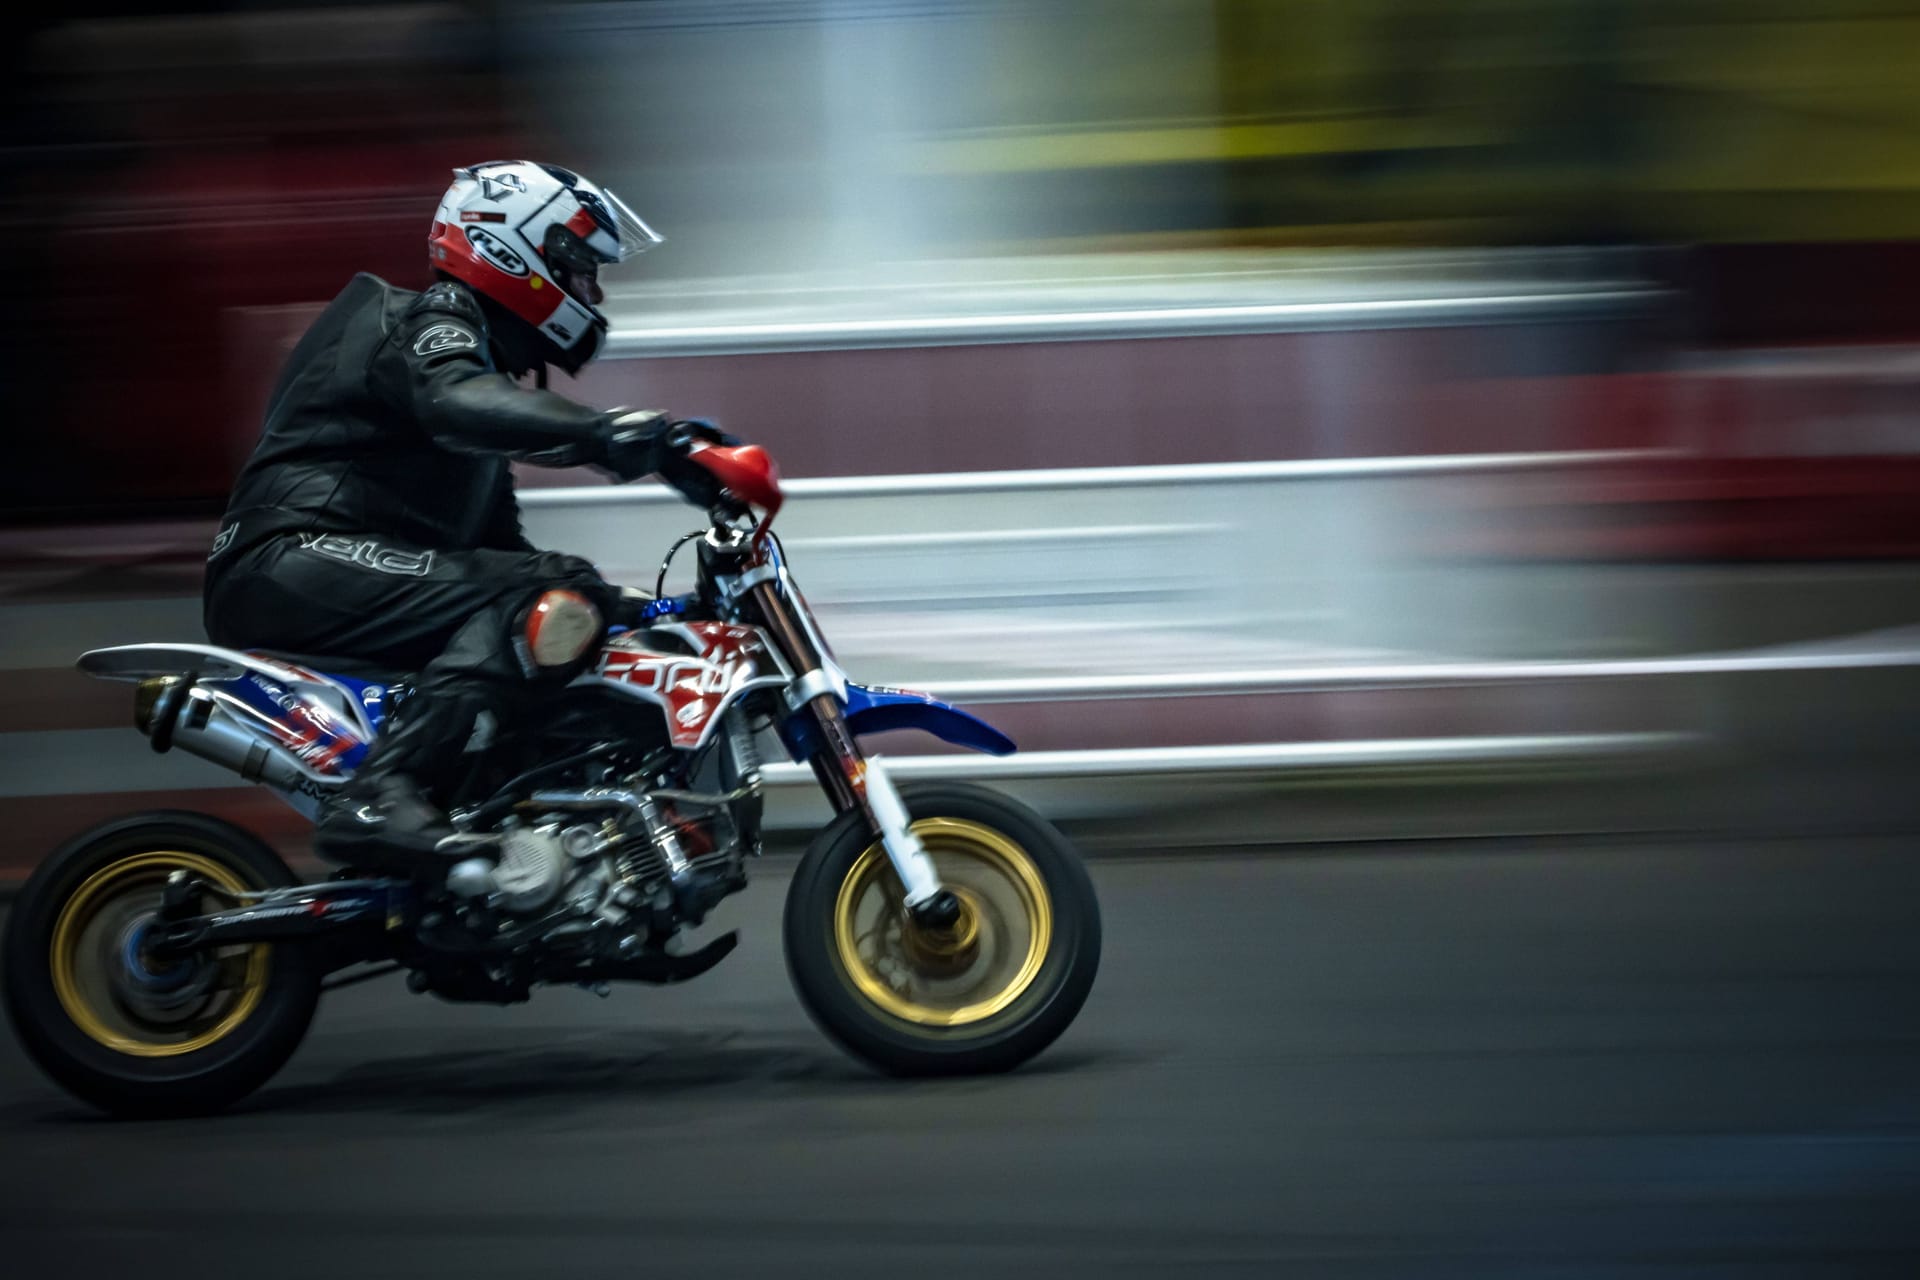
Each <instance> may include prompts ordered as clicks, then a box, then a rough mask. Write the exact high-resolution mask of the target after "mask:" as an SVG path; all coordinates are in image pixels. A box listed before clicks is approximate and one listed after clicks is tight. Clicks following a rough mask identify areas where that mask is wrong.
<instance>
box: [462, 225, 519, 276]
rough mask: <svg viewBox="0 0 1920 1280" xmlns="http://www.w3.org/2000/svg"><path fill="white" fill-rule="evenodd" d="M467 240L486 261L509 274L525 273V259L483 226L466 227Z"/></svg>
mask: <svg viewBox="0 0 1920 1280" xmlns="http://www.w3.org/2000/svg"><path fill="white" fill-rule="evenodd" d="M467 240H468V242H469V243H470V244H472V245H473V247H474V248H475V249H477V250H478V251H479V252H480V255H481V256H482V257H484V258H485V259H486V260H487V261H488V262H491V263H492V264H493V265H494V266H496V267H498V268H500V269H501V270H502V271H504V272H506V273H507V274H508V275H510V276H524V275H526V274H527V260H526V259H525V258H523V257H521V256H520V255H519V254H517V253H515V252H514V251H513V250H512V249H510V248H508V247H507V242H506V241H504V240H502V239H501V238H500V237H499V236H496V235H494V234H493V232H491V231H488V230H486V229H485V228H484V227H468V228H467Z"/></svg>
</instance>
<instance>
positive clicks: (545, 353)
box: [427, 160, 660, 374]
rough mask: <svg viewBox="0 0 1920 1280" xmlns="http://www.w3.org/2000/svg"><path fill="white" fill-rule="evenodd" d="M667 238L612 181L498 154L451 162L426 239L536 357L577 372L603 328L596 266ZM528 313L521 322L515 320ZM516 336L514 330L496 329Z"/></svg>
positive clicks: (521, 354) (522, 351)
mask: <svg viewBox="0 0 1920 1280" xmlns="http://www.w3.org/2000/svg"><path fill="white" fill-rule="evenodd" d="M659 243H660V237H659V236H658V235H656V234H655V233H654V231H653V228H651V227H649V226H648V225H647V224H646V223H645V222H643V221H641V219H640V215H639V214H637V213H635V212H634V211H633V210H632V209H629V208H628V207H627V206H626V205H625V204H624V203H623V202H622V201H621V199H620V197H618V196H616V195H614V194H613V193H612V192H611V191H607V190H604V189H602V188H600V187H598V186H595V185H594V184H593V183H591V182H589V181H587V180H586V179H585V178H583V177H581V176H580V175H579V174H577V173H573V172H571V171H569V170H566V169H562V168H560V167H559V166H558V165H551V164H538V163H535V162H534V161H531V160H493V161H489V162H488V163H486V164H476V165H473V166H471V167H469V168H465V169H455V170H454V171H453V185H452V186H451V187H448V188H447V194H446V195H445V196H443V197H441V200H440V209H439V212H437V213H436V214H434V217H433V231H432V233H431V234H430V235H429V237H428V240H427V256H428V260H429V262H430V264H431V266H432V267H433V269H434V270H435V271H437V272H439V273H441V274H442V275H446V276H451V277H453V278H454V279H456V280H459V281H461V282H462V283H464V284H466V285H468V286H469V287H471V288H472V289H473V290H474V292H475V293H477V294H479V295H480V298H481V301H482V303H483V304H490V305H487V307H486V310H487V312H488V314H489V315H490V316H491V317H493V318H494V319H495V320H500V319H502V318H503V316H504V318H505V324H504V327H505V328H507V329H509V330H514V329H518V330H520V332H519V333H517V334H513V335H511V337H517V338H519V339H520V341H517V342H516V341H511V340H507V341H503V343H502V345H503V347H505V348H506V349H507V350H508V351H509V353H510V354H511V355H513V356H517V357H518V358H517V359H513V360H511V361H510V363H514V364H518V365H525V366H526V367H532V366H533V365H534V364H535V363H540V364H556V365H559V366H560V367H561V368H562V369H565V370H566V371H567V372H568V373H570V374H571V373H578V372H579V371H580V370H581V368H582V367H584V366H585V365H586V363H587V361H589V360H591V359H593V357H594V355H595V354H596V353H598V351H599V350H600V344H601V342H602V341H603V340H604V339H605V337H606V332H607V318H606V317H605V316H604V315H602V314H601V313H600V311H599V309H598V306H597V305H596V304H598V303H599V302H600V301H601V298H602V295H601V293H600V285H599V280H598V272H599V269H600V268H601V267H602V266H610V265H612V264H614V263H617V262H625V261H626V260H627V259H628V258H631V257H633V256H634V255H635V254H639V253H644V252H646V251H647V250H648V249H651V248H652V247H653V246H654V245H656V244H659ZM515 321H518V322H521V323H520V324H515V323H514V322H515ZM496 336H497V337H499V338H502V339H509V338H510V335H509V334H496Z"/></svg>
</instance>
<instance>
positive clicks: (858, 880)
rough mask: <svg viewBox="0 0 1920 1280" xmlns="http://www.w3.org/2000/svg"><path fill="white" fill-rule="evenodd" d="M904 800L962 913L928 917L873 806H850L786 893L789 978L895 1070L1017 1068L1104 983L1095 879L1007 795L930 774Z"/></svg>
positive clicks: (818, 1018)
mask: <svg viewBox="0 0 1920 1280" xmlns="http://www.w3.org/2000/svg"><path fill="white" fill-rule="evenodd" d="M901 798H902V800H903V801H904V802H905V804H906V807H907V812H908V815H909V816H910V817H911V818H912V820H913V830H914V832H915V833H916V834H917V835H918V836H919V837H920V840H921V843H922V844H924V845H925V846H926V850H927V854H928V856H929V857H931V858H932V859H933V863H934V866H935V867H936V868H937V869H938V871H939V875H940V881H941V883H942V884H943V885H944V886H945V887H946V888H948V889H949V890H951V891H952V892H953V894H954V896H955V897H957V898H958V899H959V900H960V908H961V910H960V918H959V920H957V921H956V922H955V923H954V924H953V925H952V926H951V927H950V928H947V929H941V930H929V929H925V928H922V927H920V926H919V925H917V924H916V923H915V921H914V919H913V917H912V915H911V914H910V913H909V912H908V911H907V909H906V905H905V901H904V898H905V893H904V890H903V888H902V886H901V884H900V880H899V877H898V876H897V875H896V874H895V872H894V870H893V865H892V863H891V862H890V861H888V858H887V854H886V850H885V849H884V848H882V847H881V845H880V843H879V841H877V840H876V839H874V837H873V835H872V833H871V831H870V830H869V829H868V827H867V825H866V820H865V818H864V816H863V815H861V814H859V813H848V814H843V815H841V816H840V818H838V819H837V820H835V821H834V822H833V824H832V825H830V826H828V827H827V828H826V829H825V830H824V831H822V832H821V833H820V835H819V836H817V837H816V838H815V839H814V842H813V844H812V845H811V846H810V847H809V848H808V850H807V853H806V855H805V856H804V857H803V858H802V859H801V862H800V866H799V869H798V870H797V871H796V872H795V873H794V878H793V885H792V887H791V888H790V889H789V890H788V892H787V905H786V923H785V933H786V952H787V969H788V972H789V974H790V975H791V976H792V978H793V984H794V987H795V989H796V990H797V991H798V992H799V994H800V999H801V1002H802V1003H803V1004H804V1005H805V1006H806V1008H807V1011H808V1012H809V1013H810V1014H811V1015H812V1016H813V1018H814V1021H815V1022H817V1023H818V1024H819V1025H820V1026H821V1028H822V1029H823V1030H825V1031H826V1032H827V1034H828V1035H829V1036H831V1037H832V1038H833V1039H834V1040H836V1041H837V1042H839V1043H840V1044H841V1045H842V1046H843V1047H844V1048H846V1049H847V1050H849V1051H850V1052H852V1053H853V1054H854V1055H855V1056H857V1057H860V1058H863V1059H865V1060H866V1061H867V1062H869V1063H871V1064H873V1065H874V1066H876V1067H878V1068H880V1069H881V1070H883V1071H886V1072H889V1073H892V1074H894V1075H961V1074H973V1073H981V1072H990V1071H1006V1070H1008V1069H1010V1068H1012V1067H1016V1066H1018V1065H1019V1064H1021V1063H1022V1062H1025V1061H1027V1060H1028V1059H1029V1058H1031V1057H1033V1056H1034V1055H1035V1054H1037V1053H1039V1052H1040V1051H1041V1050H1042V1049H1045V1048H1046V1047H1047V1046H1048V1045H1050V1044H1052V1043H1053V1042H1054V1041H1055V1040H1056V1039H1058V1038H1059V1036H1060V1034H1061V1033H1062V1032H1063V1031H1065V1030H1066V1029H1067V1027H1068V1025H1069V1024H1071V1023H1072V1021H1073V1019H1074V1016H1075V1015H1076V1014H1078V1013H1079V1011H1080V1006H1081V1005H1082V1004H1083V1003H1084V1002H1085V1001H1086V998H1087V993H1088V992H1089V991H1090V990H1091V989H1092V987H1093V979H1094V973H1095V971H1096V970H1097V969H1098V968H1099V963H1100V907H1099V902H1098V900H1097V899H1096V898H1095V897H1094V892H1093V884H1092V882H1091V881H1090V880H1089V879H1088V878H1087V872H1086V868H1085V867H1084V866H1082V865H1081V862H1080V857H1079V855H1078V854H1077V853H1075V852H1074V849H1073V846H1072V845H1070V844H1069V843H1068V842H1067V840H1066V838H1065V837H1064V836H1062V835H1061V834H1060V833H1059V832H1058V831H1057V830H1055V829H1054V827H1053V825H1052V824H1051V823H1049V822H1047V821H1046V819H1044V818H1042V817H1041V816H1040V815H1039V814H1037V813H1035V812H1033V811H1032V810H1031V809H1029V808H1027V807H1026V806H1025V805H1022V804H1019V803H1017V802H1016V801H1013V800H1011V799H1009V798H1007V797H1006V796H1002V795H1000V794H998V793H996V792H993V791H988V790H986V789H984V788H980V787H970V786H930V787H909V788H906V789H904V790H903V792H902V796H901Z"/></svg>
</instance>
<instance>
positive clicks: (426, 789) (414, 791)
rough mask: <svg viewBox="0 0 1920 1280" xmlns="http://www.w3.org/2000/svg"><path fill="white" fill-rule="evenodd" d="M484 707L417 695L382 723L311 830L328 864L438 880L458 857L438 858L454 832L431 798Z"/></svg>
mask: <svg viewBox="0 0 1920 1280" xmlns="http://www.w3.org/2000/svg"><path fill="white" fill-rule="evenodd" d="M484 709H485V703H484V699H481V698H478V697H477V696H474V695H472V694H469V693H467V692H466V691H464V690H462V691H452V690H448V691H436V693H435V694H434V695H433V696H422V695H421V694H419V693H417V692H416V693H415V694H414V696H413V697H412V698H409V699H408V700H407V701H406V702H405V703H403V704H402V705H401V706H400V707H398V708H396V709H395V710H394V711H393V712H392V713H391V714H390V715H389V716H388V718H387V722H386V724H385V726H383V729H382V732H381V734H380V736H379V737H378V738H377V739H375V740H374V743H373V746H372V748H371V749H370V750H369V751H368V752H367V756H366V759H365V760H364V761H362V763H361V765H360V768H359V770H358V771H357V772H356V773H355V774H354V775H353V778H352V779H351V780H350V781H349V782H348V783H347V785H346V786H345V787H343V788H341V790H340V794H339V795H338V796H337V797H335V799H334V800H333V801H332V803H331V804H330V805H329V806H328V807H327V810H326V812H325V813H324V814H322V815H321V818H320V822H319V825H318V826H316V827H315V828H314V833H313V849H314V852H315V853H316V854H318V855H319V856H320V857H322V858H325V859H326V860H328V861H329V862H337V863H341V864H343V865H346V866H351V867H360V868H365V869H367V870H370V871H378V872H382V873H384V874H389V875H406V876H410V877H413V878H416V879H430V880H435V881H437V880H439V879H440V878H441V877H442V876H444V875H445V873H446V870H447V868H448V867H450V866H451V865H452V864H453V863H454V862H456V861H458V858H455V857H449V856H444V855H441V854H439V853H437V852H436V850H437V848H438V846H439V844H440V842H441V841H442V840H444V839H445V838H446V837H448V836H450V835H452V834H453V828H452V826H451V825H449V824H448V822H447V819H446V815H445V814H444V813H443V812H442V811H441V809H440V807H439V805H437V804H436V803H435V802H434V799H433V796H434V793H435V791H436V790H437V789H439V788H440V787H441V786H442V785H444V782H445V776H446V773H447V771H448V766H449V765H451V764H452V763H453V762H454V761H457V760H458V759H459V757H460V754H461V751H462V748H463V747H464V746H465V744H466V743H467V741H468V739H469V737H470V736H471V735H472V734H473V732H474V721H475V717H476V716H477V715H478V713H479V712H480V711H482V710H484Z"/></svg>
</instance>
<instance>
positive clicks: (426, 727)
mask: <svg viewBox="0 0 1920 1280" xmlns="http://www.w3.org/2000/svg"><path fill="white" fill-rule="evenodd" d="M554 588H568V589H572V590H574V591H578V592H580V593H581V594H582V595H585V596H586V597H587V598H588V599H590V600H592V601H593V602H594V603H595V604H596V605H597V606H598V607H599V608H600V611H601V616H602V617H612V616H613V611H614V609H615V607H616V604H617V593H616V592H615V591H614V589H613V588H611V587H609V586H608V585H607V583H606V581H605V580H604V579H602V578H601V577H600V575H599V574H598V573H597V572H596V571H595V570H594V568H593V566H592V565H590V564H588V563H587V562H586V561H585V560H582V559H580V558H579V557H577V556H568V555H561V554H559V553H557V552H550V551H534V552H523V551H485V550H481V551H442V550H428V549H423V548H418V547H410V546H406V545H404V544H401V543H396V542H394V541H393V540H391V539H388V538H383V537H381V536H379V535H375V534H328V535H314V534H282V535H279V536H277V537H274V538H271V539H268V540H267V541H265V542H262V543H260V544H259V545H257V546H255V547H252V548H250V549H248V550H245V551H242V552H239V553H236V554H233V555H232V556H230V557H229V556H224V555H221V556H216V557H215V559H214V561H213V562H212V563H211V564H210V565H209V567H208V576H207V591H206V612H205V621H206V627H207V635H208V636H209V637H210V638H211V639H212V641H213V642H214V643H215V644H218V645H222V646H225V647H227V648H234V649H272V650H279V651H282V652H291V653H296V654H301V655H306V656H309V657H322V656H327V655H334V656H339V657H344V658H350V659H353V660H355V661H357V662H358V663H360V664H371V665H375V666H379V667H381V668H383V669H385V670H387V671H390V672H393V673H399V672H417V673H418V675H417V677H416V678H415V680H414V692H413V694H412V696H411V697H409V698H408V699H407V700H406V702H405V703H404V704H403V705H402V707H401V708H400V709H399V710H398V711H397V712H396V713H395V716H394V718H393V719H392V720H390V721H389V723H388V725H387V726H386V727H385V729H384V730H383V731H382V733H381V735H380V737H379V739H378V740H377V741H376V742H375V743H374V745H373V748H372V750H370V751H369V752H368V754H367V757H366V759H365V761H363V762H362V764H361V766H360V770H359V772H358V774H357V775H356V778H355V786H354V788H353V789H354V790H355V791H356V792H362V793H364V790H365V788H366V787H367V786H369V785H371V784H372V782H373V781H374V780H375V779H376V778H378V777H381V776H383V775H391V774H403V775H405V776H407V777H408V778H410V779H412V780H413V781H414V782H415V783H417V784H418V785H419V786H420V788H421V789H422V790H423V791H424V792H426V793H427V794H428V795H430V796H432V797H433V798H434V799H435V800H436V801H437V802H438V803H440V804H442V805H444V804H445V803H446V802H447V797H446V796H445V795H444V790H445V788H446V787H447V786H448V785H450V783H451V781H452V778H453V775H454V772H455V770H456V766H457V763H458V761H459V757H460V754H461V752H462V750H463V748H464V747H465V745H466V743H467V742H468V740H469V739H470V738H471V737H472V735H473V731H474V728H475V721H476V719H477V718H478V716H479V715H480V713H481V712H483V711H484V712H490V713H491V714H492V716H493V718H494V722H495V724H496V726H497V727H498V728H499V729H503V730H504V729H507V728H510V727H511V726H512V725H513V723H514V722H515V721H516V720H517V719H518V718H519V717H520V715H522V714H523V713H524V710H525V708H526V707H527V706H528V705H530V704H531V702H532V699H533V698H534V697H536V696H538V695H539V693H540V692H542V691H543V690H545V689H549V688H552V687H553V686H554V685H555V684H556V683H558V682H561V681H564V680H565V679H569V678H571V677H572V675H573V674H574V673H575V668H567V669H561V670H558V671H556V670H545V669H540V668H535V667H533V666H532V665H531V664H530V663H529V662H526V661H524V660H523V658H522V657H521V656H520V654H519V653H517V652H516V650H515V647H514V643H513V640H514V637H515V635H516V634H517V632H518V629H519V626H520V621H521V619H522V617H523V616H524V614H525V611H526V609H527V608H528V606H529V605H530V604H532V602H533V601H534V600H535V599H537V598H538V597H539V596H540V594H541V593H542V592H544V591H548V590H551V589H554ZM318 665H321V666H322V667H324V664H323V663H322V664H318Z"/></svg>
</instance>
